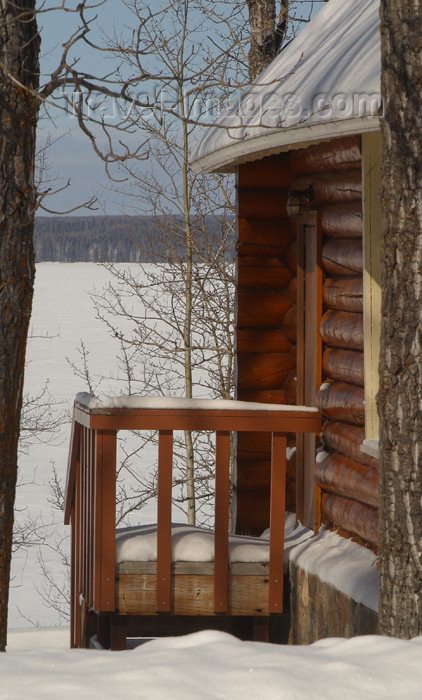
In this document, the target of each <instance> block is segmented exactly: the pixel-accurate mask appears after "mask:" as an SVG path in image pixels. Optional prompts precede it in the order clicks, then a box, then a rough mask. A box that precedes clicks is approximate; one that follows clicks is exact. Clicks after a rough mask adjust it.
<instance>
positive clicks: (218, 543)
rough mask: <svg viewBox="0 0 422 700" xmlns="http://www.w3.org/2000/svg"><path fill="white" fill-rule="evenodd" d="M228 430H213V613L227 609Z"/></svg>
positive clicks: (224, 611) (223, 611)
mask: <svg viewBox="0 0 422 700" xmlns="http://www.w3.org/2000/svg"><path fill="white" fill-rule="evenodd" d="M229 476H230V433H229V432H222V431H221V432H220V431H217V435H216V450H215V524H214V612H215V613H226V612H227V610H228V586H229V508H230V479H229Z"/></svg>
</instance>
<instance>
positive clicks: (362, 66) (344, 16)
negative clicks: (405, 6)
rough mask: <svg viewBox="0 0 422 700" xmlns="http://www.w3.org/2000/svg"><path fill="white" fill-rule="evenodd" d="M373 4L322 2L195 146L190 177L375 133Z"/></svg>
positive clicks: (377, 90) (376, 72)
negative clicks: (314, 144) (328, 140)
mask: <svg viewBox="0 0 422 700" xmlns="http://www.w3.org/2000/svg"><path fill="white" fill-rule="evenodd" d="M380 57H381V51H380V32H379V0H329V2H328V3H327V4H326V5H324V7H323V8H322V9H321V10H320V11H319V12H318V14H317V15H316V16H315V17H314V18H313V19H312V21H311V22H310V23H309V24H308V25H307V26H306V27H305V28H304V29H303V30H302V31H301V32H300V33H299V34H298V35H297V36H296V37H295V38H294V39H293V40H292V41H291V42H290V43H289V44H288V45H287V46H286V47H285V48H284V49H283V50H282V51H281V53H280V54H279V55H278V56H277V58H276V59H275V60H274V61H273V62H272V63H271V65H270V66H268V68H267V69H266V70H265V71H263V73H261V75H260V76H259V77H258V78H257V79H256V80H255V82H254V83H252V84H251V85H250V86H249V87H247V88H246V89H245V90H244V91H243V92H242V93H241V94H240V95H239V96H238V97H237V98H236V99H235V100H234V101H233V102H232V103H231V104H230V105H229V107H228V108H227V109H226V110H225V111H224V112H223V114H222V115H221V116H220V117H219V118H218V120H217V121H216V123H215V125H214V126H212V127H209V128H208V129H207V130H206V132H205V136H204V137H203V138H202V140H201V141H199V142H198V144H197V145H196V147H195V149H194V151H193V153H192V157H191V164H192V167H193V169H194V170H195V171H196V172H231V171H233V169H234V166H235V165H236V164H238V163H241V162H245V161H250V160H254V159H258V158H262V157H264V156H266V155H270V154H272V153H277V152H281V151H283V150H288V149H290V148H292V147H293V148H294V147H300V146H302V145H303V144H306V143H309V142H315V141H319V140H322V139H326V138H335V137H339V136H346V135H350V134H355V133H362V132H365V131H374V130H377V129H379V119H378V107H379V106H380V105H381V98H380Z"/></svg>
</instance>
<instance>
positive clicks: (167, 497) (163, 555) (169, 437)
mask: <svg viewBox="0 0 422 700" xmlns="http://www.w3.org/2000/svg"><path fill="white" fill-rule="evenodd" d="M172 462H173V431H172V430H160V432H159V436H158V494H157V495H158V499H157V612H171V492H172Z"/></svg>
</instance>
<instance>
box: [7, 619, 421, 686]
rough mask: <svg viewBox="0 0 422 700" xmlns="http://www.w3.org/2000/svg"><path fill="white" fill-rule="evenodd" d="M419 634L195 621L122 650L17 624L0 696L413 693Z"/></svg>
mask: <svg viewBox="0 0 422 700" xmlns="http://www.w3.org/2000/svg"><path fill="white" fill-rule="evenodd" d="M421 688H422V638H421V637H419V638H417V639H415V640H412V641H403V640H398V639H389V638H386V637H376V636H368V637H356V638H354V639H350V640H343V639H327V640H323V641H320V642H317V643H316V644H312V645H311V646H308V647H293V646H276V645H273V644H263V643H259V642H241V641H239V640H237V639H235V638H234V637H232V636H231V635H228V634H225V633H223V632H216V631H205V632H198V633H196V634H191V635H187V636H184V637H168V638H163V639H156V640H154V641H150V642H147V643H145V644H143V645H142V646H139V647H137V648H135V649H133V650H130V651H120V652H109V651H96V650H82V649H77V650H69V649H68V633H67V631H66V630H62V629H61V630H44V631H39V630H19V631H16V632H13V633H11V634H10V637H9V646H8V651H7V653H6V654H0V700H6V698H10V699H12V700H18V699H19V700H20V698H25V700H36V699H37V698H40V699H42V700H50V698H51V700H57V699H58V698H60V700H74V698H78V699H79V700H83V699H85V698H87V699H88V698H89V700H97V698H98V699H100V698H101V700H103V699H104V698H119V700H125V699H126V698H127V699H128V700H129V699H130V700H133V699H134V698H140V699H142V700H208V699H211V698H213V699H219V700H233V699H237V698H239V700H257V699H259V700H261V699H262V700H278V699H280V700H320V699H321V698H324V699H325V700H338V699H339V698H341V700H385V699H386V698H388V699H389V700H397V699H398V698H403V700H404V699H405V698H406V700H419V699H420V697H421Z"/></svg>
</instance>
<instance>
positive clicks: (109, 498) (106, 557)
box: [92, 430, 117, 612]
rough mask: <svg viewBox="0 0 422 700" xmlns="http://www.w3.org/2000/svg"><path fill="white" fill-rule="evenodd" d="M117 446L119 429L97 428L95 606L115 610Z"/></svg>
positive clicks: (107, 610)
mask: <svg viewBox="0 0 422 700" xmlns="http://www.w3.org/2000/svg"><path fill="white" fill-rule="evenodd" d="M116 448H117V435H116V432H115V431H107V430H97V431H96V432H95V513H93V514H92V518H93V520H92V526H94V527H95V531H94V542H95V551H94V557H93V563H94V579H93V591H94V601H93V607H94V610H95V611H96V612H109V611H110V612H112V611H113V610H114V608H115V587H116Z"/></svg>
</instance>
